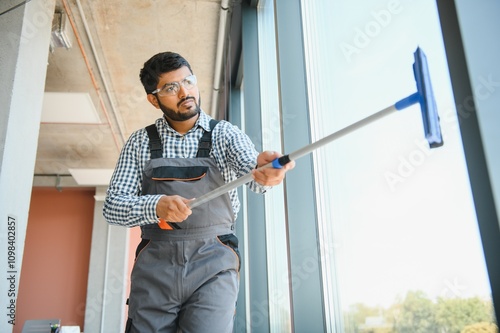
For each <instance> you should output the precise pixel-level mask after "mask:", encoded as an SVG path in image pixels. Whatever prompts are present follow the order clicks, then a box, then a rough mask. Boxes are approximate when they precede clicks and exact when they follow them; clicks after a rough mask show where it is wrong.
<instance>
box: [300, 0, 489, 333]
mask: <svg viewBox="0 0 500 333" xmlns="http://www.w3.org/2000/svg"><path fill="white" fill-rule="evenodd" d="M302 12H303V20H304V21H303V25H304V29H305V36H304V40H305V52H306V61H307V67H308V87H309V92H308V93H309V99H310V110H311V119H312V121H311V126H312V132H313V136H314V137H313V140H318V139H320V138H322V137H324V136H326V135H328V134H330V133H333V132H334V131H336V130H339V129H340V128H343V127H345V126H347V125H349V124H351V123H354V122H355V121H358V120H360V119H362V118H364V117H367V116H368V115H370V114H372V113H374V112H376V111H378V110H381V109H383V108H385V107H387V106H390V105H392V104H394V103H395V102H397V101H398V100H400V99H401V98H404V97H406V96H408V95H410V94H412V93H413V92H415V91H416V86H415V80H414V77H413V70H412V64H413V52H414V51H415V50H416V48H417V47H419V46H420V47H421V48H422V49H423V50H424V52H425V53H426V55H427V58H428V61H429V68H430V75H431V80H432V84H433V88H434V93H435V95H436V103H437V106H438V110H439V113H440V117H441V127H442V132H443V136H444V142H445V144H444V146H442V147H440V148H437V149H432V150H431V149H429V147H428V145H427V142H426V140H425V137H424V134H423V133H424V132H423V128H422V119H421V115H420V107H419V106H418V105H414V106H412V107H410V108H408V109H405V110H403V111H401V112H399V113H396V114H394V115H391V116H389V117H386V118H384V119H382V120H380V121H378V122H377V123H374V124H371V125H368V126H366V127H364V128H362V129H360V130H358V131H357V132H355V133H353V134H351V135H349V136H347V137H344V138H341V139H339V140H337V141H335V142H333V143H332V144H330V145H328V146H326V147H324V148H321V149H319V150H318V151H316V152H315V153H314V158H315V163H316V173H317V176H316V177H317V179H316V182H317V184H319V185H318V190H317V196H318V198H319V200H318V205H319V207H318V211H319V212H320V222H319V224H320V242H321V244H320V249H321V251H322V259H323V260H322V264H323V267H322V272H323V284H324V290H325V311H326V312H327V315H326V317H327V320H329V323H328V324H327V326H328V329H329V331H337V332H343V331H345V332H473V331H474V329H484V331H485V332H489V331H491V332H494V330H495V327H496V326H495V324H494V323H495V319H494V315H493V308H492V300H491V290H490V287H489V282H488V279H487V274H486V267H485V263H484V258H483V252H482V247H481V242H480V238H479V232H478V228H477V221H476V217H475V211H474V206H473V203H472V199H471V192H470V188H469V181H468V175H467V170H466V166H465V163H464V157H463V152H462V145H461V137H460V133H459V130H458V121H459V120H458V119H457V116H456V110H455V105H454V101H453V96H452V91H451V87H450V81H449V77H448V71H447V63H446V57H445V52H444V48H443V43H442V35H441V31H440V26H439V20H438V15H437V11H436V8H435V1H431V0H425V1H410V0H401V1H387V0H383V1H382V0H377V1H371V2H370V3H369V4H368V3H367V2H362V5H361V2H354V1H347V0H342V1H341V0H336V1H330V0H307V1H303V2H302ZM423 18H425V20H423ZM488 330H489V331H488Z"/></svg>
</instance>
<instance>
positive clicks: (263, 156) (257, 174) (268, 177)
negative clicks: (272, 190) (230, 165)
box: [252, 151, 295, 186]
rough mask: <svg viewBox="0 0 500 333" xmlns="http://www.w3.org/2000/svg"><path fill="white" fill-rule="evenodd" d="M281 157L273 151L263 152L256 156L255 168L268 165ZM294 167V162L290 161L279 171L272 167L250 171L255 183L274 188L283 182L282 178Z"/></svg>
mask: <svg viewBox="0 0 500 333" xmlns="http://www.w3.org/2000/svg"><path fill="white" fill-rule="evenodd" d="M281 156H283V155H282V154H280V153H278V152H275V151H264V152H262V153H260V154H259V156H257V167H261V166H264V165H266V164H269V163H271V162H272V161H274V160H275V159H277V158H278V157H281ZM294 167H295V161H290V162H288V163H287V164H285V165H284V166H283V168H281V169H275V168H273V167H270V168H261V169H255V170H252V174H253V178H254V179H255V181H256V182H257V183H259V184H261V185H265V186H275V185H279V184H280V183H281V182H282V181H283V178H285V173H286V172H287V171H288V170H292V169H293V168H294Z"/></svg>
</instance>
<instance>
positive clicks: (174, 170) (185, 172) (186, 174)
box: [151, 166, 208, 182]
mask: <svg viewBox="0 0 500 333" xmlns="http://www.w3.org/2000/svg"><path fill="white" fill-rule="evenodd" d="M207 172H208V166H184V167H180V166H159V167H156V168H154V169H153V176H152V177H151V179H153V180H159V181H184V182H189V181H195V180H200V179H202V178H203V177H205V176H206V175H207Z"/></svg>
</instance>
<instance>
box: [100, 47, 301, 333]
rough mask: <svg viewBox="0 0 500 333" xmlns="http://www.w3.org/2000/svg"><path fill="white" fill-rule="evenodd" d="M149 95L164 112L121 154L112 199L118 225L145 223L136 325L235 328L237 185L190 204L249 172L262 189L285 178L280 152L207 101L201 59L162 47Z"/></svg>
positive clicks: (129, 330)
mask: <svg viewBox="0 0 500 333" xmlns="http://www.w3.org/2000/svg"><path fill="white" fill-rule="evenodd" d="M140 79H141V82H142V84H143V86H144V89H145V90H146V93H147V99H148V101H149V102H150V103H151V104H152V105H153V106H154V107H155V108H157V109H160V110H161V111H162V112H163V117H162V118H159V119H157V120H156V121H155V123H154V124H153V125H152V126H148V127H146V128H143V129H140V130H137V131H136V132H134V133H133V134H132V135H131V136H130V138H129V139H128V140H127V142H126V144H125V146H124V147H123V149H122V152H121V154H120V157H119V160H118V163H117V166H116V169H115V171H114V173H113V176H112V179H111V182H110V186H109V188H108V191H107V196H106V200H105V203H104V212H103V213H104V216H105V218H106V220H107V221H108V222H109V223H112V224H119V225H123V226H128V227H133V226H140V227H141V237H142V241H141V243H140V244H139V246H138V248H137V251H136V261H135V265H134V268H133V271H132V276H131V291H130V299H129V319H128V321H127V327H126V333H150V332H151V333H152V332H155V333H167V332H172V333H175V332H178V331H181V332H184V333H210V332H214V333H224V332H231V331H232V327H233V317H234V312H235V306H236V299H237V294H238V284H239V276H238V273H239V266H240V262H239V254H238V249H237V246H238V240H237V238H236V237H235V235H234V221H235V218H236V215H237V213H238V210H239V201H238V197H237V192H236V190H232V191H230V192H229V193H226V194H224V195H221V196H219V197H217V198H215V199H213V200H211V201H209V202H207V203H205V204H202V205H200V206H198V207H196V208H193V209H192V210H191V209H190V207H189V202H190V200H192V199H193V198H196V197H199V196H201V195H203V194H205V193H208V192H209V191H211V190H213V189H215V188H218V187H219V186H221V185H223V184H224V183H225V182H229V181H232V180H234V179H236V178H238V177H241V176H243V175H245V174H247V173H249V172H252V174H253V179H254V180H253V181H251V182H250V183H248V184H247V185H248V186H249V187H250V189H252V190H253V191H255V192H257V193H264V192H265V191H266V190H267V189H269V187H270V186H273V185H277V184H279V183H281V181H282V180H283V178H284V176H285V172H286V171H288V170H290V169H292V168H293V167H294V163H293V162H290V163H288V164H287V165H285V166H284V167H283V168H282V169H274V168H265V169H257V167H259V166H263V165H265V164H268V163H270V162H271V161H273V160H274V159H276V158H277V157H279V156H280V154H278V153H276V152H269V151H266V152H262V153H260V154H259V153H257V151H256V150H255V148H254V145H253V144H252V142H251V141H250V139H249V138H248V136H247V135H245V134H244V133H243V132H241V131H240V130H239V129H238V128H237V127H236V126H233V125H231V124H230V123H228V122H227V121H223V120H222V121H219V122H216V121H214V120H213V119H211V118H210V117H209V116H208V115H207V114H206V113H204V111H203V110H201V108H200V94H199V90H198V87H197V86H196V77H195V76H194V74H193V71H192V70H191V66H190V65H189V63H188V62H187V61H186V59H184V58H183V57H182V56H180V55H179V54H176V53H172V52H164V53H159V54H157V55H155V56H153V57H152V58H151V59H149V60H148V61H147V62H146V63H145V64H144V68H143V69H142V70H141V72H140Z"/></svg>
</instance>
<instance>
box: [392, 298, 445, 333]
mask: <svg viewBox="0 0 500 333" xmlns="http://www.w3.org/2000/svg"><path fill="white" fill-rule="evenodd" d="M394 330H395V331H396V332H400V333H440V332H439V330H438V325H437V322H436V318H435V304H434V303H432V301H431V300H430V299H428V298H427V297H426V295H425V294H424V293H423V292H422V291H410V292H408V293H407V294H406V297H405V299H404V301H403V302H402V304H401V308H400V312H399V314H398V315H397V316H396V317H395V318H394Z"/></svg>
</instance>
